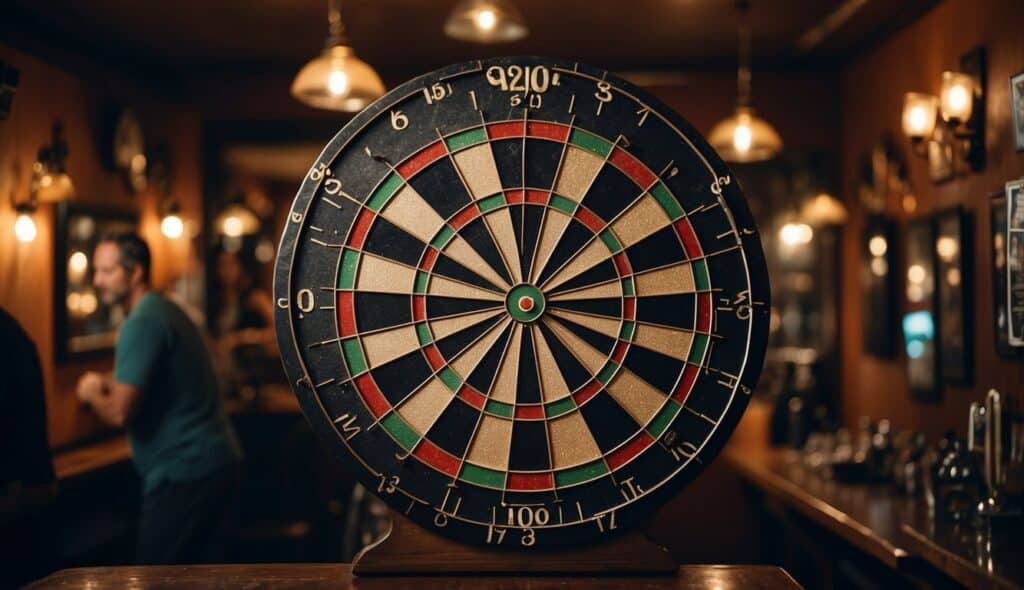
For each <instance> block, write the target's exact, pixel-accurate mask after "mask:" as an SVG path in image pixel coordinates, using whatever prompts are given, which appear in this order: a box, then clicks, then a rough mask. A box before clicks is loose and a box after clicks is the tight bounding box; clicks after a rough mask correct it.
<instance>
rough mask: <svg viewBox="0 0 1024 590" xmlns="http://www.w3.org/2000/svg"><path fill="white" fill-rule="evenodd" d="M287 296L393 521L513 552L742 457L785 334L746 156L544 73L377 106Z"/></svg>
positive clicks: (301, 197) (320, 163) (361, 118)
mask: <svg viewBox="0 0 1024 590" xmlns="http://www.w3.org/2000/svg"><path fill="white" fill-rule="evenodd" d="M274 289H275V297H276V301H277V318H276V319H277V322H276V324H277V333H278V339H279V341H280V344H281V354H282V356H283V357H284V364H285V368H286V370H287V373H288V375H289V377H290V379H291V381H292V383H293V386H294V389H295V391H296V394H297V395H298V397H299V400H300V402H301V404H302V407H303V410H304V411H305V413H306V416H307V417H308V418H309V420H310V422H311V423H312V424H313V427H314V429H315V430H316V431H317V432H318V434H319V435H320V436H321V437H322V438H323V439H324V440H325V441H327V443H328V444H329V445H330V446H331V447H332V448H333V449H335V450H336V451H337V454H338V455H339V456H340V457H341V458H342V459H343V460H344V461H345V464H346V465H349V466H350V467H351V468H353V469H355V470H356V471H357V472H358V475H359V477H360V479H361V480H362V482H363V483H364V484H365V485H366V486H367V487H368V488H370V489H371V490H374V491H376V492H377V493H378V494H379V495H380V496H381V497H382V498H383V499H384V500H385V501H386V502H388V504H390V505H391V506H392V507H393V508H394V509H395V510H397V511H399V512H401V513H404V514H406V515H407V516H409V517H410V518H411V519H413V520H414V521H416V522H418V523H419V524H420V525H422V526H424V527H426V528H428V529H430V530H432V531H434V532H437V533H440V534H443V535H447V536H450V537H452V538H455V539H458V540H460V541H463V542H466V543H473V544H489V545H493V546H498V547H503V548H520V549H521V548H542V547H551V546H559V545H567V544H573V545H576V544H579V543H581V542H588V541H597V540H600V539H602V538H606V537H608V536H609V535H613V534H616V533H617V532H619V531H621V530H624V529H627V528H629V527H631V526H633V525H636V524H637V523H638V522H640V521H641V520H642V519H643V518H644V517H646V516H648V515H649V514H650V513H651V512H652V511H653V509H654V508H656V507H657V506H659V505H661V504H662V503H664V502H665V501H666V500H667V499H668V498H669V497H670V496H671V494H673V493H675V492H676V491H678V490H679V489H680V487H681V486H683V485H685V484H686V483H687V482H688V481H691V480H692V479H693V478H694V477H695V476H696V475H697V473H698V472H699V471H700V470H701V469H702V468H703V466H705V465H707V463H708V462H709V461H710V460H711V459H713V458H714V456H715V455H716V454H717V453H718V451H719V450H720V449H721V447H722V445H723V444H724V442H725V440H726V438H728V436H729V434H730V433H731V432H732V430H733V428H734V427H735V424H736V422H737V421H738V419H739V417H740V415H741V414H742V412H743V410H744V408H745V407H746V405H747V401H748V397H749V395H750V392H751V389H752V388H753V387H754V384H755V382H756V381H757V377H758V373H759V372H760V370H761V365H762V362H763V358H764V351H765V346H766V342H767V330H768V310H769V305H768V296H769V286H768V277H767V274H766V268H765V262H764V257H763V254H762V251H761V245H760V241H759V238H758V234H757V231H756V228H755V227H754V223H753V220H752V219H751V216H750V212H749V210H748V209H747V206H746V202H745V201H744V198H743V195H742V193H741V192H740V190H739V187H738V186H737V183H736V182H735V181H733V180H732V176H731V175H730V173H729V171H728V169H727V168H726V167H725V165H724V164H723V163H722V162H721V161H720V159H719V158H718V156H717V155H716V154H715V153H714V152H713V151H712V150H711V148H710V147H709V146H708V145H707V143H706V142H705V141H704V140H703V139H702V138H701V137H700V136H699V135H698V134H697V133H696V132H695V131H694V130H693V129H692V128H691V127H690V126H689V125H688V124H687V123H686V122H685V121H683V119H682V118H681V117H679V116H678V115H677V114H675V113H674V112H672V111H671V110H670V109H668V108H666V107H665V106H664V105H663V104H661V103H660V102H658V101H657V100H655V99H654V98H652V97H651V96H649V95H647V94H646V93H645V92H643V91H641V90H639V89H637V88H635V87H633V86H631V85H630V84H627V83H626V82H623V81H622V80H618V79H616V78H614V77H613V76H610V75H609V74H608V73H607V72H605V71H602V70H598V69H595V68H591V67H587V66H583V65H580V64H576V63H572V62H566V61H560V60H555V59H548V58H537V57H515V58H501V59H493V60H485V61H474V62H470V63H465V64H459V65H454V66H451V67H448V68H444V69H442V70H438V71H436V72H433V73H430V74H427V75H425V76H421V77H419V78H416V79H415V80H412V81H410V82H407V83H405V84H403V85H401V86H399V87H398V88H396V89H395V90H393V91H391V92H390V93H388V94H387V95H386V96H384V97H383V98H381V99H380V100H378V101H377V102H375V103H374V104H373V105H371V106H370V107H369V108H367V109H366V110H365V111H363V112H362V113H360V114H359V115H358V116H356V117H355V118H354V119H353V120H352V121H351V122H350V123H349V124H347V125H346V126H345V127H344V128H343V129H342V130H341V132H339V133H338V135H337V136H336V137H335V138H334V139H333V140H332V141H331V142H330V143H329V144H328V145H327V147H326V148H325V149H324V152H323V153H322V154H321V156H320V157H319V158H318V160H317V161H316V162H315V163H314V164H313V166H312V168H311V170H310V172H309V174H308V175H307V177H306V179H305V181H304V182H303V183H302V186H301V188H300V189H299V193H298V196H297V197H296V199H295V202H294V204H293V206H292V209H291V213H290V218H289V222H288V224H287V227H286V228H285V231H284V235H283V237H282V239H281V247H280V251H279V255H278V260H277V267H276V270H275V283H274Z"/></svg>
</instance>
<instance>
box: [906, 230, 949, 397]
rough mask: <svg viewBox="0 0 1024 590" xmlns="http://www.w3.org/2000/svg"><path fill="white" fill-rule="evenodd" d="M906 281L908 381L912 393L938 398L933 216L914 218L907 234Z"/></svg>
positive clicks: (916, 395) (917, 395)
mask: <svg viewBox="0 0 1024 590" xmlns="http://www.w3.org/2000/svg"><path fill="white" fill-rule="evenodd" d="M906 253H907V272H906V277H905V281H904V293H905V296H906V305H907V313H906V314H904V316H903V321H902V322H901V325H902V328H903V346H904V351H905V352H906V355H907V383H908V385H909V387H910V393H911V395H912V396H913V397H915V398H917V399H921V400H937V399H938V398H939V393H940V387H939V365H938V362H939V355H938V351H937V345H936V336H937V334H938V333H939V330H938V326H937V324H938V319H939V318H938V317H937V314H936V311H935V307H936V306H935V292H936V289H935V258H936V257H935V231H934V225H933V224H932V219H931V218H921V219H914V220H911V221H910V222H909V223H908V224H907V236H906Z"/></svg>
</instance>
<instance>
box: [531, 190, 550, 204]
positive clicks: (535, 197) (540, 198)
mask: <svg viewBox="0 0 1024 590" xmlns="http://www.w3.org/2000/svg"><path fill="white" fill-rule="evenodd" d="M550 197H551V193H550V192H548V191H539V190H534V189H529V190H527V191H526V198H525V201H526V202H527V203H534V204H536V205H546V204H547V202H548V198H550Z"/></svg>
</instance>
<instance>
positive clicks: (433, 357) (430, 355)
mask: <svg viewBox="0 0 1024 590" xmlns="http://www.w3.org/2000/svg"><path fill="white" fill-rule="evenodd" d="M423 354H424V355H425V356H426V357H427V362H428V363H430V368H431V369H433V370H435V371H440V370H441V369H443V368H444V367H445V364H446V363H445V360H444V357H443V356H441V351H439V350H438V349H437V347H436V346H434V345H433V344H428V345H426V346H424V347H423Z"/></svg>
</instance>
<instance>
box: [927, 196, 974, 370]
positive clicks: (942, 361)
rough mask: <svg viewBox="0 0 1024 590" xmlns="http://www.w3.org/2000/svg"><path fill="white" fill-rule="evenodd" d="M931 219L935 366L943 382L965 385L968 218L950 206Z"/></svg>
mask: <svg viewBox="0 0 1024 590" xmlns="http://www.w3.org/2000/svg"><path fill="white" fill-rule="evenodd" d="M934 219H935V260H936V274H935V285H936V295H937V298H936V302H937V306H936V307H937V309H938V322H937V323H938V328H939V330H938V343H939V367H941V369H940V372H941V375H942V379H943V381H946V382H948V383H956V384H959V385H967V384H969V383H970V382H971V378H972V366H973V362H972V361H973V359H974V356H973V355H974V351H973V349H972V347H971V345H972V336H973V329H972V328H973V326H974V322H973V321H972V310H973V305H972V304H971V303H972V299H973V297H972V296H971V294H972V293H973V287H972V285H973V283H972V278H973V277H972V274H973V273H972V272H971V266H972V265H971V264H970V261H972V260H973V258H972V252H971V243H972V241H971V224H970V218H969V217H968V216H967V215H966V214H965V213H964V210H963V209H962V208H960V207H954V208H952V209H947V210H945V211H940V212H939V213H937V214H936V215H935V218H934Z"/></svg>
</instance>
